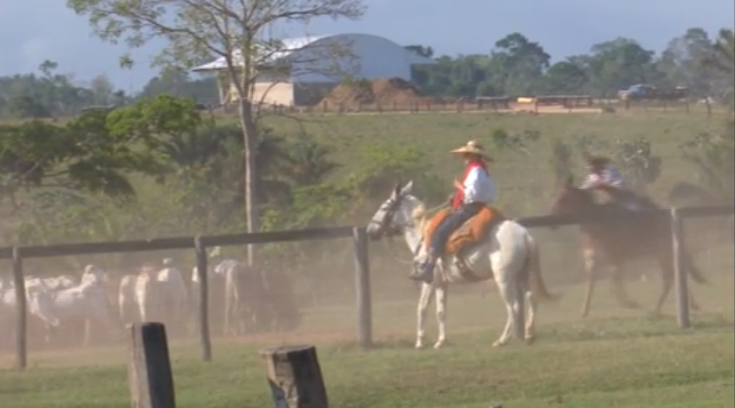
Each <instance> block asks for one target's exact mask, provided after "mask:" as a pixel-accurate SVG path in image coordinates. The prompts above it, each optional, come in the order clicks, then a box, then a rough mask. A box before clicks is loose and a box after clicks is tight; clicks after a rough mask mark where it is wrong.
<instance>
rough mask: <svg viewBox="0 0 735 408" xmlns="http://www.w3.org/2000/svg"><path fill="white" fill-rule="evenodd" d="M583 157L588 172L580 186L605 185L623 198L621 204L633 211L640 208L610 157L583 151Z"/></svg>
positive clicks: (595, 188) (595, 187) (598, 186)
mask: <svg viewBox="0 0 735 408" xmlns="http://www.w3.org/2000/svg"><path fill="white" fill-rule="evenodd" d="M584 159H585V161H586V162H587V166H588V170H589V174H587V178H585V180H584V183H582V186H581V187H580V188H582V189H585V190H597V189H600V188H604V187H607V188H608V189H612V190H613V191H615V192H617V195H618V197H620V198H622V199H623V202H622V204H623V205H624V206H625V207H626V208H628V209H629V210H634V211H635V210H638V209H640V208H639V205H638V203H637V200H635V199H634V195H633V193H632V192H631V191H629V190H628V188H627V187H626V183H625V180H624V179H623V175H622V174H621V173H620V171H619V170H618V169H617V168H615V166H613V165H612V161H611V160H610V158H608V157H606V156H600V155H592V154H589V153H585V154H584Z"/></svg>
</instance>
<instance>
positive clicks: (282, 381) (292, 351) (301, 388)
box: [260, 346, 328, 408]
mask: <svg viewBox="0 0 735 408" xmlns="http://www.w3.org/2000/svg"><path fill="white" fill-rule="evenodd" d="M260 356H261V357H262V358H263V359H264V360H265V365H266V370H267V373H268V374H267V377H268V385H270V389H271V394H272V395H273V402H274V403H275V405H276V408H327V407H328V402H327V389H326V387H325V386H324V379H323V377H322V371H321V368H320V366H319V359H318V358H317V355H316V348H315V347H314V346H281V347H274V348H268V349H263V350H261V351H260Z"/></svg>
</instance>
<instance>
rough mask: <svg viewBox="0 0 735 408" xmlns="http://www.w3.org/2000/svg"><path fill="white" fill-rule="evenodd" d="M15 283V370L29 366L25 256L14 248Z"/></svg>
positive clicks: (18, 249)
mask: <svg viewBox="0 0 735 408" xmlns="http://www.w3.org/2000/svg"><path fill="white" fill-rule="evenodd" d="M13 283H14V284H15V302H16V309H15V312H16V315H15V368H17V369H18V370H25V368H26V367H27V366H28V313H27V312H26V310H27V306H26V280H25V277H24V276H23V256H22V254H21V251H20V248H18V247H13Z"/></svg>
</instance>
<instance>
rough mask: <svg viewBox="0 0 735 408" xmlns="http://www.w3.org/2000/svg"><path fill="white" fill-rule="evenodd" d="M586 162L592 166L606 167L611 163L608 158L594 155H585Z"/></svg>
mask: <svg viewBox="0 0 735 408" xmlns="http://www.w3.org/2000/svg"><path fill="white" fill-rule="evenodd" d="M584 160H585V161H586V162H587V164H589V165H590V166H604V165H606V164H608V163H610V161H611V160H610V158H609V157H607V156H602V155H594V154H590V153H585V154H584Z"/></svg>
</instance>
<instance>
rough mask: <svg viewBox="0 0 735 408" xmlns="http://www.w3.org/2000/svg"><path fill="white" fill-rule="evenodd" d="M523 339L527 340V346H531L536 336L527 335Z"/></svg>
mask: <svg viewBox="0 0 735 408" xmlns="http://www.w3.org/2000/svg"><path fill="white" fill-rule="evenodd" d="M523 340H524V341H525V342H526V345H527V346H530V345H531V344H533V342H534V341H535V340H536V338H535V337H533V336H526V337H525V338H524V339H523Z"/></svg>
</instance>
